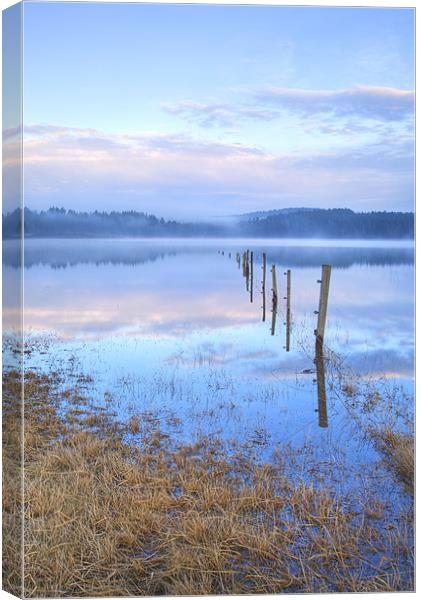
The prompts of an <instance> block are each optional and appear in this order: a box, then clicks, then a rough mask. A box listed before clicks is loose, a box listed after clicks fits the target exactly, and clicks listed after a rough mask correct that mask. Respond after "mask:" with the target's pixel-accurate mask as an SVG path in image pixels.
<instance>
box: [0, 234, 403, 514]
mask: <svg viewBox="0 0 421 600" xmlns="http://www.w3.org/2000/svg"><path fill="white" fill-rule="evenodd" d="M14 248H16V242H5V243H4V250H3V261H4V285H5V286H7V285H8V283H10V285H11V282H12V280H13V279H14V278H16V274H17V269H18V264H17V263H16V258H15V252H14ZM247 249H248V250H250V251H252V252H253V259H254V262H253V267H254V268H253V292H252V296H251V293H250V292H251V282H250V281H249V282H248V285H247V281H246V279H245V277H244V276H243V271H242V265H241V264H239V263H238V261H237V253H240V255H241V257H242V254H243V252H244V251H246V250H247ZM263 252H265V253H266V255H267V265H268V268H267V276H266V315H265V320H264V321H263V310H262V306H263V296H262V273H263V271H262V253H263ZM322 264H330V265H332V274H331V281H330V292H329V299H328V318H327V325H326V335H325V348H326V350H325V360H324V365H323V367H324V368H323V369H322V370H321V371H320V369H319V370H318V369H317V368H316V365H315V363H314V339H315V337H314V329H315V327H316V322H317V315H315V312H314V311H316V310H317V308H318V302H319V293H320V284H319V283H318V280H319V279H320V277H321V266H322ZM272 265H275V266H276V272H277V285H278V296H279V300H278V306H277V312H276V323H275V326H274V331H273V329H272V328H273V322H272V316H273V315H272V312H271V311H272V296H271V293H272V292H271V286H272V284H271V278H270V276H271V274H270V267H271V266H272ZM287 269H290V270H291V328H290V350H289V351H286V348H285V346H286V335H287V331H286V325H285V323H286V300H285V299H284V297H285V295H286V275H285V272H286V270H287ZM24 282H25V286H24V305H25V311H24V326H25V333H26V336H27V338H28V339H29V340H31V341H35V342H36V343H37V344H38V346H37V348H38V350H37V351H36V352H32V353H31V354H30V355H28V356H27V357H26V358H25V362H26V365H27V367H28V368H35V369H41V370H46V371H48V370H54V369H58V368H59V366H60V365H63V364H66V365H67V366H66V368H67V370H68V373H69V376H70V375H71V373H72V372H74V370H75V369H80V370H82V371H83V372H84V373H86V374H89V375H91V376H92V377H94V379H95V390H94V391H93V392H92V393H94V394H95V395H96V396H97V399H98V401H104V402H105V401H107V399H109V398H112V402H113V404H114V407H115V411H116V413H117V414H118V416H127V415H130V414H140V415H143V416H144V417H145V418H150V419H155V420H156V422H158V423H159V425H160V427H162V428H164V429H168V430H171V432H172V433H173V434H174V435H175V438H176V439H177V440H178V441H180V443H181V442H186V441H187V442H190V441H194V440H196V439H198V438H200V437H201V436H203V435H206V436H220V437H222V438H223V439H225V440H227V441H228V442H229V443H231V444H233V445H234V446H237V447H238V446H241V448H242V449H245V450H246V451H247V452H250V453H252V454H253V455H255V456H256V457H258V458H260V459H262V460H269V459H270V457H273V455H274V452H276V449H277V448H278V447H279V448H281V447H282V448H285V445H289V446H291V448H295V449H298V450H299V452H300V456H301V459H300V461H301V462H300V467H299V468H300V469H301V474H305V473H306V474H307V475H306V476H309V475H308V473H310V472H311V473H312V474H313V475H314V473H316V472H317V473H316V475H317V476H320V477H321V478H323V480H324V481H326V480H327V481H328V482H329V483H331V484H333V485H335V487H337V488H340V489H341V490H345V491H347V490H349V489H350V488H355V487H356V486H357V485H361V486H365V487H364V489H366V488H367V489H368V488H370V487H371V486H372V487H373V488H375V489H376V490H379V489H380V487H381V486H384V487H385V494H386V495H387V497H388V498H392V496H393V502H392V504H393V506H394V509H396V510H398V509H399V507H401V506H403V505H404V504H405V502H406V500H405V498H404V497H403V496H402V494H400V492H399V490H397V488H396V486H393V485H392V484H391V476H389V475H388V474H387V472H386V470H385V469H384V468H383V466H382V463H381V461H380V457H379V454H378V452H377V450H376V448H375V447H374V445H373V444H372V443H371V442H370V440H369V439H368V438H367V427H368V426H369V425H370V423H378V422H379V420H381V419H387V418H389V417H390V412H391V410H390V407H391V406H392V405H393V407H395V406H397V404H399V407H400V408H399V411H401V412H402V411H403V412H404V413H405V414H408V413H411V412H412V410H413V386H414V381H413V379H414V378H413V375H414V373H413V369H414V362H413V360H414V253H413V245H412V243H406V242H385V243H382V242H368V241H323V240H241V239H219V240H163V239H153V240H138V239H135V240H134V239H124V240H123V239H121V240H119V239H106V240H105V239H101V240H99V239H98V240H79V239H77V240H54V239H52V240H35V239H33V240H27V241H26V242H25V269H24ZM247 287H248V289H247ZM9 309H11V307H9ZM9 314H10V320H9V321H8V318H9V316H8V315H9ZM4 319H5V324H4V327H5V329H6V331H7V329H8V326H9V325H10V327H11V326H12V321H13V311H12V310H10V312H9V311H8V307H7V306H6V307H5V314H4ZM353 386H357V388H358V390H359V391H355V393H354V391H353ZM357 388H356V389H357ZM320 389H322V390H324V392H325V393H324V397H323V398H321V397H320ZM363 392H364V393H363ZM370 394H371V395H370ZM367 398H369V399H370V398H371V401H370V402H367ZM396 418H397V419H399V416H398V417H396ZM291 468H298V467H297V465H295V467H291ZM362 478H364V482H362ZM357 482H360V483H357Z"/></svg>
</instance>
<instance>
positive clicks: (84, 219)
mask: <svg viewBox="0 0 421 600" xmlns="http://www.w3.org/2000/svg"><path fill="white" fill-rule="evenodd" d="M23 214H24V219H23V221H24V234H25V237H36V238H61V237H63V238H77V237H79V238H90V237H92V238H95V237H97V238H100V237H141V238H143V237H145V238H149V237H175V238H183V237H258V238H330V239H413V238H414V213H412V212H386V211H378V212H354V211H352V210H351V209H348V208H343V209H342V208H341V209H339V208H333V209H321V208H315V209H308V208H307V209H280V210H279V211H269V212H268V213H265V212H261V213H257V214H258V216H253V215H243V216H239V217H238V218H236V219H234V218H233V219H232V220H230V221H226V222H223V223H215V222H213V223H206V222H179V221H174V220H165V219H163V218H158V217H156V216H154V215H149V214H146V213H144V212H136V211H121V212H116V211H112V212H99V211H93V212H78V211H75V210H66V209H65V208H57V207H51V208H49V209H48V210H43V211H36V210H31V209H29V208H25V209H24V213H23ZM21 223H22V211H21V209H16V210H14V211H13V212H10V213H7V214H3V238H4V239H13V238H18V237H19V236H20V233H21Z"/></svg>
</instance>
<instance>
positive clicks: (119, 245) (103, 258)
mask: <svg viewBox="0 0 421 600" xmlns="http://www.w3.org/2000/svg"><path fill="white" fill-rule="evenodd" d="M18 243H19V242H18V241H7V242H4V243H3V264H4V265H5V266H10V267H14V268H20V264H19V261H18V260H17V255H16V252H15V251H14V247H15V245H16V244H18ZM246 244H248V245H249V247H250V248H253V249H254V255H255V260H256V261H259V262H261V260H262V255H261V253H262V252H266V255H267V261H268V263H277V264H280V265H285V267H287V268H290V267H295V268H300V267H302V268H304V267H318V266H320V265H321V264H324V263H328V264H331V265H332V266H333V267H335V268H342V269H346V268H349V267H351V266H353V265H373V266H388V265H412V264H413V263H414V251H413V248H412V247H393V246H392V247H387V246H385V247H364V246H360V247H356V246H354V247H334V246H330V247H329V246H316V245H314V246H282V247H280V246H272V247H271V246H269V245H265V243H259V244H257V243H254V245H253V244H250V241H243V243H240V242H239V244H238V246H237V245H236V243H232V242H231V244H230V245H229V246H227V245H226V246H224V245H223V242H222V240H221V243H219V242H217V243H215V244H209V243H208V244H204V243H202V244H201V243H200V241H197V242H196V243H194V244H192V243H191V242H190V243H185V244H183V243H182V242H177V241H173V242H169V241H165V240H160V241H156V242H142V241H131V240H80V239H79V240H29V241H26V242H25V267H26V268H31V267H33V266H37V265H48V266H50V267H51V268H55V269H62V268H63V269H64V268H67V267H73V266H76V265H79V264H95V265H98V266H100V265H107V264H112V265H129V266H130V265H132V266H135V265H141V264H144V263H147V262H152V261H158V260H164V259H166V258H169V257H173V256H176V255H179V254H187V255H188V254H196V255H197V254H215V253H217V252H218V250H222V251H223V250H224V248H225V250H226V252H225V253H224V256H221V260H224V259H226V260H230V259H229V258H228V252H231V255H232V256H233V257H235V253H236V252H241V253H242V252H243V251H244V250H245V249H246V246H245V245H246ZM231 260H233V263H235V259H234V258H232V259H231Z"/></svg>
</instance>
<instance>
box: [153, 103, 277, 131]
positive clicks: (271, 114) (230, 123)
mask: <svg viewBox="0 0 421 600" xmlns="http://www.w3.org/2000/svg"><path fill="white" fill-rule="evenodd" d="M162 108H163V109H164V110H165V111H166V112H167V113H169V114H171V115H177V116H181V117H183V118H185V119H187V120H188V121H192V122H194V123H198V124H199V125H201V126H202V127H229V128H234V127H235V126H237V125H238V123H239V122H240V121H245V120H254V121H272V120H273V119H276V118H277V117H278V116H279V112H278V111H274V110H267V109H259V108H253V107H247V106H240V107H236V106H230V105H229V104H222V103H205V102H193V101H190V100H184V101H182V102H178V103H174V104H169V103H163V104H162Z"/></svg>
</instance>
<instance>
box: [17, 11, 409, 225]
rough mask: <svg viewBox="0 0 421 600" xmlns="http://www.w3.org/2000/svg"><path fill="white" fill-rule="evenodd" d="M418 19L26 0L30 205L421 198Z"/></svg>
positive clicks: (158, 208) (174, 213)
mask: <svg viewBox="0 0 421 600" xmlns="http://www.w3.org/2000/svg"><path fill="white" fill-rule="evenodd" d="M413 19H414V12H413V10H412V9H380V8H328V7H285V6H279V7H269V6H267V7H265V6H239V5H237V6H217V5H202V6H201V5H196V6H195V5H140V4H138V5H136V4H90V3H85V4H84V3H70V4H69V3H32V2H27V3H25V4H24V160H25V162H24V165H25V201H26V205H27V206H29V207H31V208H36V209H45V208H48V207H49V206H51V205H55V206H63V207H65V208H74V209H83V210H111V209H112V210H126V209H134V210H139V211H145V212H149V213H153V214H156V215H158V216H163V217H165V218H176V219H180V220H200V219H210V218H223V217H226V216H228V215H235V214H240V213H245V212H250V211H255V210H270V209H274V208H282V207H290V206H318V207H349V208H352V209H354V210H357V211H367V210H405V211H406V210H412V209H413V202H414V192H413V179H414V172H413V168H414V167H413V154H414V148H413V137H414V132H413V127H414V125H413V120H414V115H413V112H414V37H413V27H414V23H413ZM13 135H14V132H13V128H10V130H9V131H8V132H6V139H7V138H8V137H9V139H10V143H11V144H13Z"/></svg>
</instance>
